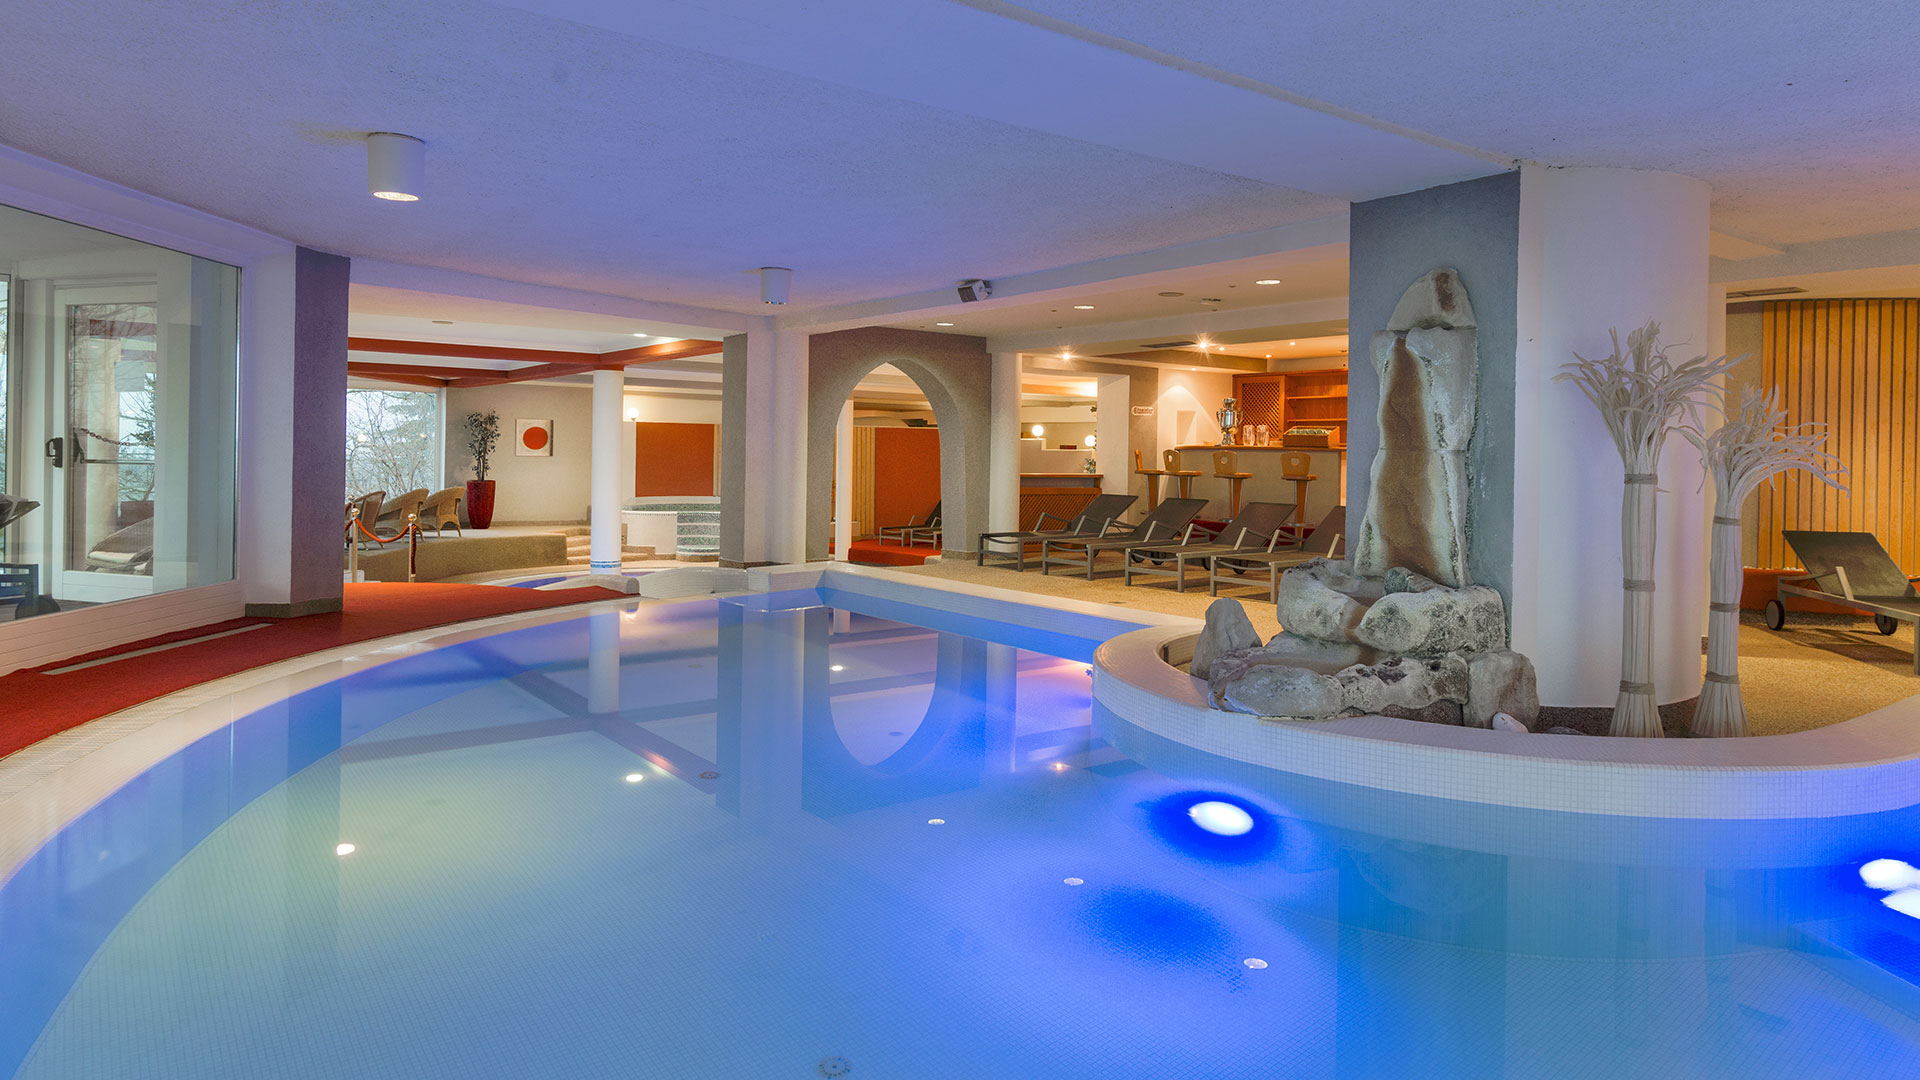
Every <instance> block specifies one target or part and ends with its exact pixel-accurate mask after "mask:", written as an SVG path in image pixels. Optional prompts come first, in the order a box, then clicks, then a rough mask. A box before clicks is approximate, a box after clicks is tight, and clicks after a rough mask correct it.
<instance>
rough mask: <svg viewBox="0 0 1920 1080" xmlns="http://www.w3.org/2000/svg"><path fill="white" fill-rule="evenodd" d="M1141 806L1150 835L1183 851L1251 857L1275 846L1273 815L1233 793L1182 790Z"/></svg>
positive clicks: (1231, 859)
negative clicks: (1143, 806)
mask: <svg viewBox="0 0 1920 1080" xmlns="http://www.w3.org/2000/svg"><path fill="white" fill-rule="evenodd" d="M1146 809H1147V818H1148V821H1149V822H1150V823H1151V825H1152V828H1153V831H1154V833H1155V835H1157V836H1159V837H1160V838H1161V839H1163V840H1165V841H1167V842H1168V843H1170V844H1172V845H1173V846H1174V847H1176V848H1178V849H1180V850H1181V851H1183V852H1185V853H1187V854H1189V855H1198V856H1201V857H1203V858H1208V859H1213V860H1216V861H1220V862H1252V861H1254V860H1256V859H1261V858H1265V857H1266V856H1268V855H1270V854H1272V853H1273V852H1274V850H1275V848H1277V847H1278V846H1279V841H1280V823H1279V821H1278V820H1277V819H1276V818H1275V817H1274V816H1273V815H1272V814H1271V813H1269V812H1267V811H1266V810H1264V809H1262V808H1261V807H1260V806H1258V805H1256V804H1254V803H1252V802H1249V801H1248V800H1246V799H1243V798H1241V797H1240V796H1238V795H1231V794H1228V793H1226V792H1221V791H1182V792H1179V793H1177V794H1174V795H1169V796H1166V797H1165V798H1162V799H1158V800H1156V801H1154V802H1151V803H1148V804H1147V805H1146Z"/></svg>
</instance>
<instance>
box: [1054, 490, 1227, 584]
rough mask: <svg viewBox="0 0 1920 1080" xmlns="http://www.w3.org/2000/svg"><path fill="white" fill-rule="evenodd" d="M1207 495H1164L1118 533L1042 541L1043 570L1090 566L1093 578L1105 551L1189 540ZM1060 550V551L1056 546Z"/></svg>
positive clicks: (1088, 570)
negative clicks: (1167, 496)
mask: <svg viewBox="0 0 1920 1080" xmlns="http://www.w3.org/2000/svg"><path fill="white" fill-rule="evenodd" d="M1206 506H1207V500H1205V499H1163V500H1161V502H1160V505H1159V506H1156V507H1154V508H1153V511H1152V512H1151V513H1149V514H1148V515H1147V516H1146V517H1144V518H1141V519H1140V523H1139V524H1138V525H1135V526H1133V527H1131V528H1129V529H1127V530H1126V531H1125V532H1121V533H1116V534H1114V535H1113V536H1111V537H1107V538H1102V539H1085V538H1082V539H1074V538H1071V537H1060V538H1057V539H1052V540H1043V541H1041V543H1040V572H1041V573H1042V574H1045V573H1048V572H1049V570H1048V567H1050V566H1052V565H1053V564H1054V563H1059V564H1061V565H1063V566H1077V567H1082V568H1084V569H1085V570H1086V573H1087V580H1088V581H1092V580H1093V564H1094V561H1095V560H1096V559H1098V558H1099V557H1100V556H1101V554H1102V553H1104V552H1108V551H1124V550H1125V549H1127V548H1129V547H1132V546H1135V545H1138V544H1143V543H1151V542H1153V541H1155V540H1157V541H1159V542H1160V543H1162V544H1167V543H1171V542H1177V543H1185V542H1186V539H1187V534H1188V531H1189V530H1190V529H1191V527H1192V525H1193V519H1194V518H1196V517H1199V516H1200V511H1202V510H1204V509H1206ZM1055 548H1058V549H1059V550H1060V554H1059V555H1057V556H1056V555H1055V554H1054V549H1055Z"/></svg>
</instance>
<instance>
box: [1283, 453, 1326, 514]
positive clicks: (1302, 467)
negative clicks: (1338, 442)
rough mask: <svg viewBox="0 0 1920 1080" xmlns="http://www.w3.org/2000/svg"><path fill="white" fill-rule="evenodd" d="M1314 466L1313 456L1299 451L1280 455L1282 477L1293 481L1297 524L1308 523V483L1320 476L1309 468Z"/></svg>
mask: <svg viewBox="0 0 1920 1080" xmlns="http://www.w3.org/2000/svg"><path fill="white" fill-rule="evenodd" d="M1311 468H1313V458H1312V457H1311V456H1310V455H1307V454H1302V453H1300V452H1299V451H1297V450H1295V451H1289V452H1287V453H1284V454H1281V455H1280V479H1282V480H1291V481H1293V521H1294V524H1296V525H1305V524H1306V523H1307V485H1308V484H1311V483H1313V482H1314V481H1315V480H1318V479H1320V478H1319V477H1317V476H1315V475H1313V474H1312V473H1309V472H1308V471H1307V470H1308V469H1311Z"/></svg>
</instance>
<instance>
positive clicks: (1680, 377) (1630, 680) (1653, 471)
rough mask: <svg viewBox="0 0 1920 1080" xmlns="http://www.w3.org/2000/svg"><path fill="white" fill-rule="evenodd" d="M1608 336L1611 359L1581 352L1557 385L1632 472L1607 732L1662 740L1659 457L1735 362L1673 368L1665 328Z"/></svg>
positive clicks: (1698, 361) (1625, 500)
mask: <svg viewBox="0 0 1920 1080" xmlns="http://www.w3.org/2000/svg"><path fill="white" fill-rule="evenodd" d="M1607 333H1608V335H1609V336H1610V337H1611V338H1612V339H1613V355H1611V356H1606V357H1602V358H1600V359H1598V360H1588V359H1587V358H1586V357H1583V356H1581V355H1580V354H1579V353H1575V354H1574V357H1573V358H1574V363H1571V364H1568V365H1566V369H1565V370H1564V371H1563V372H1562V373H1561V374H1559V375H1556V376H1554V381H1555V382H1570V383H1572V384H1574V385H1575V386H1577V387H1579V388H1580V392H1581V393H1583V394H1585V395H1587V400H1588V401H1591V402H1593V407H1594V408H1596V409H1598V410H1600V418H1601V419H1602V420H1603V421H1605V422H1606V425H1607V433H1608V434H1609V435H1611V436H1613V445H1614V447H1615V448H1616V449H1617V450H1619V451H1620V461H1621V463H1622V464H1624V465H1625V466H1626V472H1627V476H1626V491H1625V493H1624V494H1623V496H1622V501H1621V507H1620V563H1621V567H1622V570H1623V571H1624V573H1623V577H1624V581H1623V582H1622V586H1623V592H1624V600H1623V603H1622V609H1623V617H1622V619H1621V627H1620V696H1619V697H1618V698H1617V699H1616V700H1615V702H1614V706H1613V723H1612V725H1611V726H1610V727H1609V728H1608V729H1607V733H1608V734H1609V735H1634V736H1641V737H1645V738H1654V739H1657V738H1660V737H1661V736H1662V735H1663V734H1664V732H1662V731H1661V729H1660V709H1659V706H1658V705H1657V704H1656V703H1655V701H1654V698H1653V550H1654V538H1655V536H1656V535H1657V533H1656V530H1655V521H1654V511H1655V506H1654V493H1655V492H1656V491H1657V490H1658V486H1659V472H1660V451H1661V449H1662V448H1663V447H1664V446H1665V445H1666V442H1667V437H1668V436H1669V435H1671V434H1673V432H1674V431H1676V430H1677V429H1679V428H1680V426H1681V425H1682V423H1683V422H1685V421H1687V420H1690V419H1695V418H1697V416H1698V414H1699V409H1700V403H1701V399H1702V397H1703V396H1705V395H1707V394H1709V393H1711V392H1712V389H1713V384H1714V380H1715V379H1717V378H1719V377H1720V376H1721V375H1722V374H1723V373H1725V372H1726V370H1727V369H1728V368H1729V367H1732V366H1733V364H1734V363H1736V361H1733V360H1729V359H1727V358H1726V357H1724V356H1723V357H1721V358H1720V359H1718V360H1709V359H1707V358H1706V357H1705V356H1696V357H1694V358H1693V359H1691V360H1688V361H1685V362H1683V363H1679V364H1676V363H1673V362H1672V361H1670V360H1668V359H1667V352H1666V350H1665V349H1663V348H1661V347H1660V345H1659V338H1660V324H1659V323H1657V322H1653V321H1649V322H1648V323H1647V325H1645V326H1643V327H1641V328H1640V329H1638V330H1635V331H1633V332H1632V333H1630V334H1628V335H1627V349H1626V352H1624V353H1622V352H1621V351H1620V332H1619V331H1618V330H1609V331H1608V332H1607Z"/></svg>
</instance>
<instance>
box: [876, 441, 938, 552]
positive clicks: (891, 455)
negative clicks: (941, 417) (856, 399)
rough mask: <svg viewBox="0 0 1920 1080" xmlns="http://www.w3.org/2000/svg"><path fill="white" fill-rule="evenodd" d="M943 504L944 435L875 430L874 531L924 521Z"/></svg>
mask: <svg viewBox="0 0 1920 1080" xmlns="http://www.w3.org/2000/svg"><path fill="white" fill-rule="evenodd" d="M939 501H940V431H939V429H937V428H894V427H876V428H874V429H873V527H874V528H876V529H878V528H883V527H886V526H891V525H905V524H906V523H907V522H908V521H920V520H924V519H925V518H926V516H927V513H928V512H929V511H931V510H932V509H933V504H934V503H937V502H939Z"/></svg>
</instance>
